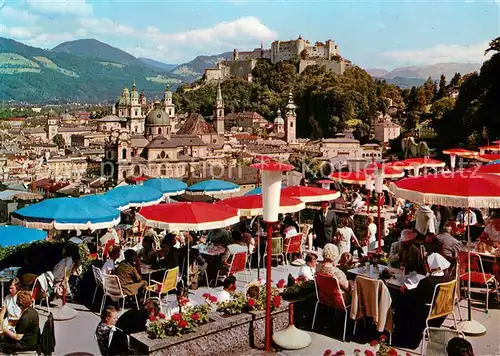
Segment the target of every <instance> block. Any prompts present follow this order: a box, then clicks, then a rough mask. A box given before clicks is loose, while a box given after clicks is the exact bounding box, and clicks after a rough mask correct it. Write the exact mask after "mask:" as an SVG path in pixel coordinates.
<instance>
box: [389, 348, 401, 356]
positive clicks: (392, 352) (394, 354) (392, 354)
mask: <svg viewBox="0 0 500 356" xmlns="http://www.w3.org/2000/svg"><path fill="white" fill-rule="evenodd" d="M387 355H388V356H398V352H397V351H396V350H394V349H390V350H389V352H388V353H387Z"/></svg>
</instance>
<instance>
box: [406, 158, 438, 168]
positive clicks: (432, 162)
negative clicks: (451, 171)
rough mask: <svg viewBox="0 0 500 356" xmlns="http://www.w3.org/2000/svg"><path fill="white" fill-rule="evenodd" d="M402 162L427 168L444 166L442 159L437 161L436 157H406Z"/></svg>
mask: <svg viewBox="0 0 500 356" xmlns="http://www.w3.org/2000/svg"><path fill="white" fill-rule="evenodd" d="M403 162H405V163H408V164H409V165H411V166H420V167H429V168H442V167H444V166H446V163H445V162H443V161H438V160H437V159H430V158H425V157H424V158H408V159H405V160H404V161H403Z"/></svg>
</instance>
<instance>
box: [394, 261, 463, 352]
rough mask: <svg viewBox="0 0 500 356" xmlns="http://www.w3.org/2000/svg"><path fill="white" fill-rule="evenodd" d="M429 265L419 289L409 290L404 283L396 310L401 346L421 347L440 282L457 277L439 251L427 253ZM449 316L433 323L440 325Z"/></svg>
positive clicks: (432, 323)
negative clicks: (449, 270)
mask: <svg viewBox="0 0 500 356" xmlns="http://www.w3.org/2000/svg"><path fill="white" fill-rule="evenodd" d="M427 267H428V271H429V273H428V274H427V277H425V278H424V279H422V280H421V281H420V282H419V283H418V286H417V287H416V288H415V289H413V290H407V289H406V288H405V287H404V286H403V287H401V292H403V295H402V298H401V301H400V303H398V304H397V305H396V313H395V315H396V316H397V320H396V321H395V325H397V326H398V327H397V329H396V333H395V335H394V337H395V344H396V345H397V346H400V347H405V348H411V349H415V348H417V347H418V345H419V344H420V341H421V339H422V333H423V331H424V329H425V320H426V319H427V315H429V308H430V303H431V301H432V296H433V294H434V289H435V287H436V285H438V284H439V283H446V282H449V281H451V280H452V279H453V276H450V274H449V273H445V272H446V270H447V269H448V268H449V267H450V262H449V261H448V260H447V259H446V258H444V257H443V256H441V255H440V254H439V253H431V254H430V255H428V256H427ZM451 297H452V298H453V296H451ZM445 319H446V316H444V317H442V318H439V319H433V320H431V321H430V322H429V325H430V326H432V327H440V326H441V324H442V323H443V321H444V320H445Z"/></svg>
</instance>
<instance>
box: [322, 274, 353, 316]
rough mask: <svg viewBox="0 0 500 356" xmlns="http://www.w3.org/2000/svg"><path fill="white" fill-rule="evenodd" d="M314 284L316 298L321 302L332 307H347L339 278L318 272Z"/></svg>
mask: <svg viewBox="0 0 500 356" xmlns="http://www.w3.org/2000/svg"><path fill="white" fill-rule="evenodd" d="M314 285H315V287H316V298H317V299H318V301H319V302H320V303H321V304H325V305H328V306H329V307H332V308H338V309H344V310H345V309H346V305H345V302H344V298H343V296H342V290H341V289H340V285H339V281H338V280H337V278H335V277H333V276H326V275H324V274H319V273H317V274H316V277H315V283H314Z"/></svg>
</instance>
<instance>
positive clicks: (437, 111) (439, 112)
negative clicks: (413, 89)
mask: <svg viewBox="0 0 500 356" xmlns="http://www.w3.org/2000/svg"><path fill="white" fill-rule="evenodd" d="M454 107H455V99H454V98H450V97H445V98H441V99H439V100H436V101H435V102H433V103H432V106H431V114H432V118H433V119H434V120H440V119H441V118H442V117H443V115H444V113H445V112H447V111H450V110H453V108H454Z"/></svg>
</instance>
